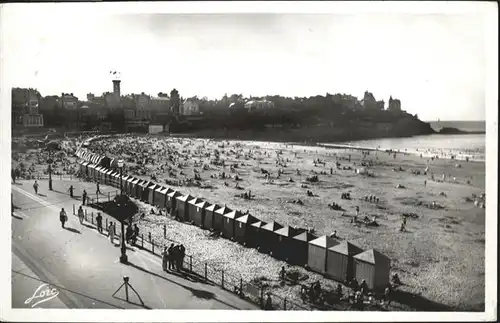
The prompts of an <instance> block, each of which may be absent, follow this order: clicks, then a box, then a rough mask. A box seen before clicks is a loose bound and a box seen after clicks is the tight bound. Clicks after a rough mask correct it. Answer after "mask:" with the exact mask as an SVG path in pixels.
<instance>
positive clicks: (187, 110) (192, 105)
mask: <svg viewBox="0 0 500 323" xmlns="http://www.w3.org/2000/svg"><path fill="white" fill-rule="evenodd" d="M199 101H200V100H198V99H197V98H190V99H186V100H184V102H182V105H181V109H180V110H181V114H182V115H188V116H192V115H198V114H200V102H199Z"/></svg>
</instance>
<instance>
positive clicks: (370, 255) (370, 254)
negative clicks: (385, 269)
mask: <svg viewBox="0 0 500 323" xmlns="http://www.w3.org/2000/svg"><path fill="white" fill-rule="evenodd" d="M353 258H354V259H357V260H361V261H364V262H367V263H369V264H373V265H376V264H378V263H382V262H390V259H389V257H387V256H386V255H384V254H383V253H381V252H380V251H377V250H375V249H369V250H366V251H365V252H362V253H360V254H357V255H355V256H354V257H353Z"/></svg>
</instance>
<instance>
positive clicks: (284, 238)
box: [273, 225, 303, 262]
mask: <svg viewBox="0 0 500 323" xmlns="http://www.w3.org/2000/svg"><path fill="white" fill-rule="evenodd" d="M302 230H303V229H302ZM300 232H301V230H299V229H295V228H293V227H290V226H288V225H287V226H284V227H283V228H281V229H278V230H276V231H275V232H274V233H275V234H276V235H277V238H278V241H277V242H276V246H275V249H274V252H273V257H275V258H276V259H281V260H285V261H287V262H288V261H289V259H290V258H292V254H293V253H294V252H295V250H293V245H292V237H294V236H296V235H297V234H299V233H300Z"/></svg>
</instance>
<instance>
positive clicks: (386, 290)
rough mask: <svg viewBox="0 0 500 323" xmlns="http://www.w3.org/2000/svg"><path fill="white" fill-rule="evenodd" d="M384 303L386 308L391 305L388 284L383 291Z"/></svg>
mask: <svg viewBox="0 0 500 323" xmlns="http://www.w3.org/2000/svg"><path fill="white" fill-rule="evenodd" d="M384 303H385V305H386V306H389V305H391V285H390V284H388V285H387V287H386V288H385V290H384Z"/></svg>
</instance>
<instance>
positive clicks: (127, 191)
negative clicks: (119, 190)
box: [118, 175, 136, 196]
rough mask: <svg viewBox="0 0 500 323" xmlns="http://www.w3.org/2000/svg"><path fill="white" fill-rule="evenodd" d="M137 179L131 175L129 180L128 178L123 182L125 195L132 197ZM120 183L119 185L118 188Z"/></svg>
mask: <svg viewBox="0 0 500 323" xmlns="http://www.w3.org/2000/svg"><path fill="white" fill-rule="evenodd" d="M135 180H136V178H135V177H134V176H131V175H129V178H127V179H126V180H124V179H123V180H122V181H123V191H124V192H125V194H127V195H128V196H132V187H133V186H134V185H133V184H132V182H133V181H135ZM119 185H120V183H118V187H120V186H119Z"/></svg>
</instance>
